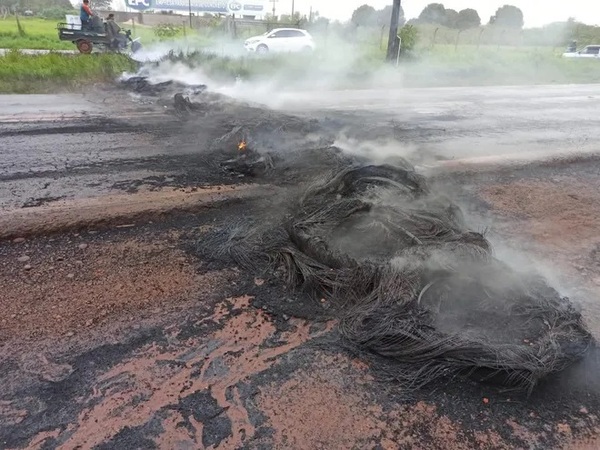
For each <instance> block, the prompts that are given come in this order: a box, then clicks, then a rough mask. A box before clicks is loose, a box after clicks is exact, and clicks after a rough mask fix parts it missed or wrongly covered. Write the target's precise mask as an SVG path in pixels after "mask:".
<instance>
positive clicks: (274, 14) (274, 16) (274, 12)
mask: <svg viewBox="0 0 600 450" xmlns="http://www.w3.org/2000/svg"><path fill="white" fill-rule="evenodd" d="M269 1H270V2H271V3H273V20H274V21H275V20H276V17H277V14H276V10H275V4H276V3H277V2H278V1H279V0H269Z"/></svg>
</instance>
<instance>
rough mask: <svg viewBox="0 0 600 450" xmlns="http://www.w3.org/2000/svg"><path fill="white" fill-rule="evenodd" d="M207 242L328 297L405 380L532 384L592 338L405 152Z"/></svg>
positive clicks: (359, 339)
mask: <svg viewBox="0 0 600 450" xmlns="http://www.w3.org/2000/svg"><path fill="white" fill-rule="evenodd" d="M274 223H275V225H274ZM204 245H207V246H211V247H213V248H214V246H216V247H217V248H218V252H221V254H222V255H227V256H228V257H229V258H231V260H233V261H235V263H236V264H238V265H239V266H241V267H242V268H245V269H248V270H256V269H257V268H259V267H260V268H262V269H263V270H265V271H268V270H269V268H270V269H271V270H272V269H278V272H281V273H283V274H284V280H285V282H286V283H287V284H288V286H289V287H290V288H291V289H294V290H302V291H303V292H305V293H307V294H308V295H311V296H313V297H314V299H315V301H319V300H320V299H327V300H328V301H329V302H331V304H333V305H334V307H335V311H336V315H337V317H338V318H339V330H340V333H341V335H342V336H343V338H344V339H345V340H347V342H349V343H351V344H352V345H353V346H356V347H357V348H358V349H360V350H362V351H366V352H369V353H371V354H374V355H377V356H379V357H382V358H385V361H386V364H385V370H386V372H387V373H388V374H389V375H391V376H392V377H394V378H395V379H396V380H398V381H399V382H400V383H401V384H402V385H403V386H404V387H406V388H418V387H420V386H423V385H425V384H427V383H430V382H432V381H434V380H436V379H439V378H440V377H449V376H456V375H465V376H470V377H473V378H475V379H477V380H481V381H488V382H493V383H497V384H501V385H504V386H508V387H515V388H521V389H525V390H527V391H529V392H530V391H531V390H532V389H533V388H534V387H535V385H536V384H537V383H538V382H539V381H540V380H541V379H542V378H544V377H546V376H548V375H549V374H552V373H555V372H558V371H561V370H563V369H565V368H566V367H567V366H568V365H569V364H571V363H573V362H574V361H576V360H577V359H579V358H581V357H582V356H583V355H584V353H585V352H586V351H587V349H588V348H589V347H590V346H591V345H592V337H591V335H590V333H589V332H588V331H587V330H586V328H585V326H584V324H583V322H582V318H581V315H580V313H579V312H578V311H576V309H575V308H574V307H573V305H572V304H571V303H570V301H569V300H568V299H567V298H563V297H561V296H560V295H559V294H558V292H557V291H556V290H554V289H553V288H551V287H550V286H549V285H548V284H547V282H546V281H545V280H544V279H543V278H541V277H539V276H537V275H532V274H524V273H519V272H517V271H515V270H512V269H511V268H510V267H509V266H508V265H506V264H504V263H502V262H500V261H498V260H497V259H495V258H494V256H493V251H492V248H491V245H490V244H489V242H488V241H487V240H486V238H485V236H483V235H482V234H480V233H476V232H473V231H471V230H470V229H469V228H468V227H467V225H466V223H465V220H464V218H463V216H462V213H461V210H460V209H459V208H458V207H457V206H456V205H455V204H453V203H452V202H451V201H450V200H448V199H447V198H445V197H444V196H441V195H436V194H435V193H433V192H431V189H430V188H429V186H428V184H427V181H426V179H425V178H424V177H422V176H421V175H419V174H417V173H416V172H415V170H414V169H413V168H412V167H411V165H410V164H409V163H408V162H405V161H403V162H401V163H400V164H395V165H393V166H392V165H358V166H351V167H345V168H341V169H339V170H337V172H336V173H334V174H333V175H331V176H330V177H328V178H327V179H326V180H324V181H322V182H320V183H317V184H315V185H313V186H311V187H309V188H308V189H306V190H305V192H304V193H303V194H302V195H300V196H299V198H298V199H297V200H296V201H295V202H294V203H293V205H292V207H291V208H289V211H288V213H287V214H286V215H285V217H279V218H278V219H276V218H274V217H271V218H269V220H256V221H252V220H248V221H246V222H245V223H241V224H237V225H235V226H232V227H231V228H230V229H228V230H221V231H220V232H219V233H217V234H215V235H213V236H212V238H211V239H208V240H206V241H205V242H204ZM281 269H283V270H281Z"/></svg>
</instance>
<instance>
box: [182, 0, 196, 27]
mask: <svg viewBox="0 0 600 450" xmlns="http://www.w3.org/2000/svg"><path fill="white" fill-rule="evenodd" d="M184 4H185V3H184ZM188 6H189V8H190V30H192V29H194V26H193V25H192V0H188Z"/></svg>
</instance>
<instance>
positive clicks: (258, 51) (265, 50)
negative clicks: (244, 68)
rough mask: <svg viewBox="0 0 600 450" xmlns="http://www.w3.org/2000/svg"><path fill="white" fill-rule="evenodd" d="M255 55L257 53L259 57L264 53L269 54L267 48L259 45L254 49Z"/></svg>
mask: <svg viewBox="0 0 600 450" xmlns="http://www.w3.org/2000/svg"><path fill="white" fill-rule="evenodd" d="M256 53H258V54H259V55H264V54H266V53H269V47H267V46H266V45H265V44H261V45H259V46H258V48H257V49H256Z"/></svg>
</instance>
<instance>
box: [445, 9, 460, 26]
mask: <svg viewBox="0 0 600 450" xmlns="http://www.w3.org/2000/svg"><path fill="white" fill-rule="evenodd" d="M445 12H446V19H445V20H444V23H443V25H445V26H447V27H448V28H456V25H457V23H458V12H457V11H456V10H454V9H447V10H446V11H445Z"/></svg>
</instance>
